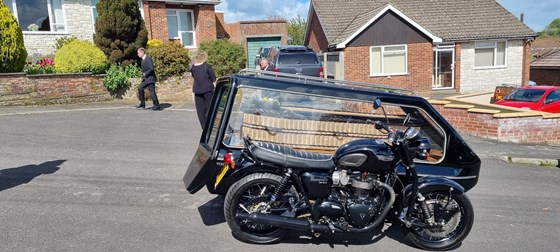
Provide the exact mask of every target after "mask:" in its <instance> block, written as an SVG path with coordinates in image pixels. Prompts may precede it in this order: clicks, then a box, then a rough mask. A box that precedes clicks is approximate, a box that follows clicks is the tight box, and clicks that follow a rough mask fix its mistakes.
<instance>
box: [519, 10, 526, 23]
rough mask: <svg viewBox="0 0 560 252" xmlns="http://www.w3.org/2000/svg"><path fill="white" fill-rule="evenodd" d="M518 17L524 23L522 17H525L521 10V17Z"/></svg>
mask: <svg viewBox="0 0 560 252" xmlns="http://www.w3.org/2000/svg"><path fill="white" fill-rule="evenodd" d="M519 19H521V23H524V22H523V19H525V15H524V14H523V12H521V17H520V18H519Z"/></svg>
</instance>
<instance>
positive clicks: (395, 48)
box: [385, 46, 406, 52]
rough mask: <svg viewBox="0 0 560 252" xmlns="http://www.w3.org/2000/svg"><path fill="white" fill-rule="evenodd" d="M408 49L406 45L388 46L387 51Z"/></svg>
mask: <svg viewBox="0 0 560 252" xmlns="http://www.w3.org/2000/svg"><path fill="white" fill-rule="evenodd" d="M404 50H406V46H386V47H385V51H386V52H393V51H404Z"/></svg>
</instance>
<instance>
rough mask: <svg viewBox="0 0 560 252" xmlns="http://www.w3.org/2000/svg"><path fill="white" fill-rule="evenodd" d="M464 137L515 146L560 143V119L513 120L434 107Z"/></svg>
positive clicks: (462, 110) (534, 117) (531, 118)
mask: <svg viewBox="0 0 560 252" xmlns="http://www.w3.org/2000/svg"><path fill="white" fill-rule="evenodd" d="M433 106H434V107H435V108H436V109H437V110H438V111H439V112H440V113H441V114H442V115H443V116H444V117H445V119H447V121H449V123H451V125H453V127H454V128H455V129H457V130H458V131H459V132H460V133H461V134H467V135H473V136H479V137H483V138H488V139H494V140H497V141H500V142H513V143H547V144H560V130H558V128H560V118H543V117H542V116H532V117H510V118H495V117H494V116H493V115H492V114H484V113H473V112H468V111H467V109H458V108H445V107H444V106H443V105H433Z"/></svg>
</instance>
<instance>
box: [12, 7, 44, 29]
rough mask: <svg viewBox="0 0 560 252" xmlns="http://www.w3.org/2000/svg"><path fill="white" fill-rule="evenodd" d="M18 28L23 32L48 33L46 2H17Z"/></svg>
mask: <svg viewBox="0 0 560 252" xmlns="http://www.w3.org/2000/svg"><path fill="white" fill-rule="evenodd" d="M17 12H18V13H19V15H18V16H19V26H20V27H21V30H23V31H50V30H51V25H50V23H49V11H48V9H47V0H18V1H17Z"/></svg>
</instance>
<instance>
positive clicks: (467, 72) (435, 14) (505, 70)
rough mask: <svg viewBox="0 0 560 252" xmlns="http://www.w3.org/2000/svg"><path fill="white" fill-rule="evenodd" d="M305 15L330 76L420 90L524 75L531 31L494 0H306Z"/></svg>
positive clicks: (453, 90) (486, 84)
mask: <svg viewBox="0 0 560 252" xmlns="http://www.w3.org/2000/svg"><path fill="white" fill-rule="evenodd" d="M307 20H308V24H307V29H306V32H305V42H304V43H305V45H307V46H308V47H310V48H313V49H314V50H315V51H316V52H318V53H319V54H320V55H321V56H322V58H323V60H324V66H325V69H326V72H327V73H326V74H327V76H329V77H331V78H340V79H346V80H353V81H362V82H368V83H380V84H388V85H393V86H398V87H403V88H408V89H412V90H414V91H416V92H417V93H419V94H422V95H428V96H434V95H435V96H437V95H438V93H439V94H441V93H445V94H458V93H473V92H481V91H490V90H493V88H494V87H495V86H497V85H499V84H502V83H508V84H511V83H515V84H523V85H526V84H527V83H528V80H529V64H530V60H531V54H530V50H531V41H533V40H534V38H535V37H536V33H535V32H534V31H533V30H531V29H530V28H529V27H527V26H526V25H525V24H523V22H521V21H520V20H519V19H517V18H516V17H515V16H514V15H512V14H511V13H510V12H508V11H507V10H506V9H504V8H503V7H502V6H501V5H499V4H498V3H496V1H495V0H430V1H420V0H348V1H333V0H311V4H310V9H309V14H308V19H307Z"/></svg>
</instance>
